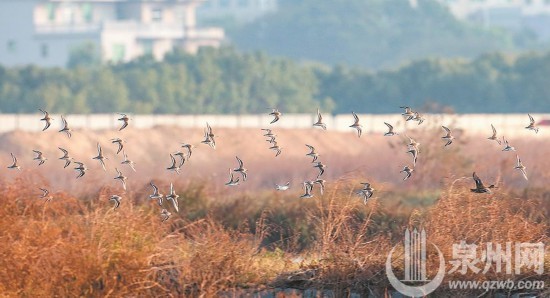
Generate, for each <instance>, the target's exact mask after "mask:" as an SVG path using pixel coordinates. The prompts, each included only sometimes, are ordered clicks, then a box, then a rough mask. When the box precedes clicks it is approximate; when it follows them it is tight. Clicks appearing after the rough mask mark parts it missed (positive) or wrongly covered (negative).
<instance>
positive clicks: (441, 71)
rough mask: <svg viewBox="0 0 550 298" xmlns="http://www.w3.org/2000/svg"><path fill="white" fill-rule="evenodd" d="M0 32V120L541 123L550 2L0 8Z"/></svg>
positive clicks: (121, 0) (215, 1)
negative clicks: (109, 117) (277, 115)
mask: <svg viewBox="0 0 550 298" xmlns="http://www.w3.org/2000/svg"><path fill="white" fill-rule="evenodd" d="M0 28H1V30H0V65H1V66H0V112H1V113H11V114H15V113H36V112H37V108H43V109H46V110H49V111H51V112H53V113H72V114H88V113H113V112H129V113H136V114H151V113H153V114H258V113H265V112H266V111H267V110H266V108H269V107H278V108H279V109H280V110H281V111H283V112H285V113H314V112H315V108H316V107H320V108H321V109H322V111H323V112H325V113H332V114H341V113H349V112H351V111H355V112H357V113H369V114H370V113H397V112H399V110H398V109H396V107H399V106H401V105H409V106H413V107H415V108H416V109H418V110H419V111H422V112H426V113H449V112H456V113H525V112H532V113H548V112H550V85H549V84H548V77H549V75H550V1H549V0H485V1H484V0H383V1H382V0H334V1H314V0H156V1H145V0H144V1H139V0H134V1H133V0H95V1H94V0H87V1H80V0H24V1H21V0H3V1H0ZM537 120H538V119H537ZM10 121H11V120H10Z"/></svg>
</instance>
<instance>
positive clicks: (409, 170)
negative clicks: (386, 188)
mask: <svg viewBox="0 0 550 298" xmlns="http://www.w3.org/2000/svg"><path fill="white" fill-rule="evenodd" d="M413 171H414V168H409V166H404V167H403V170H401V171H399V173H405V174H406V175H405V177H404V178H403V181H405V180H407V179H409V178H410V177H411V175H412V172H413Z"/></svg>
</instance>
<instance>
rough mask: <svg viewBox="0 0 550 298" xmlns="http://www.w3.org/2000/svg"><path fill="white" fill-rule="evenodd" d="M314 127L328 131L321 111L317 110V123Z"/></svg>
mask: <svg viewBox="0 0 550 298" xmlns="http://www.w3.org/2000/svg"><path fill="white" fill-rule="evenodd" d="M313 126H319V127H321V128H322V129H324V130H327V125H326V124H325V123H323V116H322V115H321V111H320V110H319V109H317V122H315V123H313Z"/></svg>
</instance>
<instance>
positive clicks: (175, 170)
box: [166, 154, 180, 174]
mask: <svg viewBox="0 0 550 298" xmlns="http://www.w3.org/2000/svg"><path fill="white" fill-rule="evenodd" d="M170 160H171V161H172V163H171V165H170V166H169V167H167V168H166V169H167V170H169V171H174V172H176V173H177V174H179V173H180V168H179V167H178V166H177V165H176V159H175V158H174V155H172V154H170Z"/></svg>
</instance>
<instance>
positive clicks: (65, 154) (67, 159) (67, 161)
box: [57, 147, 71, 168]
mask: <svg viewBox="0 0 550 298" xmlns="http://www.w3.org/2000/svg"><path fill="white" fill-rule="evenodd" d="M57 148H59V150H61V151H62V152H63V156H61V157H60V158H59V159H61V160H64V161H65V166H64V167H63V168H66V167H68V166H69V165H70V164H71V157H70V156H69V152H67V150H65V149H63V148H61V147H57Z"/></svg>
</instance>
